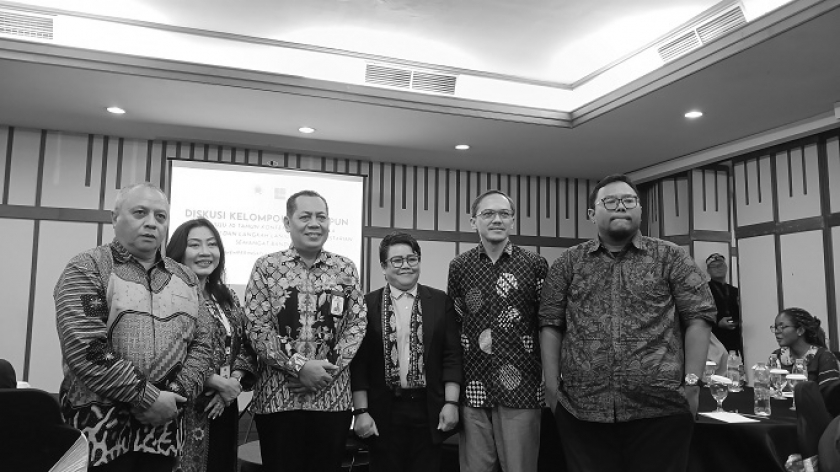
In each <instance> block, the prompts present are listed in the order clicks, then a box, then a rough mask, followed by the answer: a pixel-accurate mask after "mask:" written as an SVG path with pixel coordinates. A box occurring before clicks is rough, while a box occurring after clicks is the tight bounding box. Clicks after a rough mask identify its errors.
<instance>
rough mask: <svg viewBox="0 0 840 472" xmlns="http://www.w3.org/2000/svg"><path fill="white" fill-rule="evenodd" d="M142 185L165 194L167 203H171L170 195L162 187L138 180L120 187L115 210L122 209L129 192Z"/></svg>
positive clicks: (164, 197)
mask: <svg viewBox="0 0 840 472" xmlns="http://www.w3.org/2000/svg"><path fill="white" fill-rule="evenodd" d="M140 187H143V188H149V189H152V190H156V191H157V192H159V193H160V194H161V195H163V199H164V200H165V201H166V204H167V205H169V197H167V196H166V193H165V192H164V191H163V190H161V189H160V187H158V186H157V185H155V184H153V183H151V182H138V183H136V184H131V185H127V186H125V187H123V188H121V189H120V191H119V192H118V193H117V198H116V199H114V211H117V212H118V211H120V207H122V204H123V202H124V201H125V198H126V197H127V196H128V194H129V193H131V191H132V190H134V189H136V188H140Z"/></svg>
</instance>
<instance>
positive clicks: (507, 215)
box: [478, 210, 513, 221]
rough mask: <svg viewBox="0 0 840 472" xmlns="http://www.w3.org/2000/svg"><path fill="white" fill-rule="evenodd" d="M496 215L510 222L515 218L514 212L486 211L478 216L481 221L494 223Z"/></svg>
mask: <svg viewBox="0 0 840 472" xmlns="http://www.w3.org/2000/svg"><path fill="white" fill-rule="evenodd" d="M496 215H499V218H500V219H502V220H509V219H511V218H513V211H512V210H484V211H482V212H481V213H479V214H478V216H480V217H481V219H483V220H486V221H493V219H495V218H496Z"/></svg>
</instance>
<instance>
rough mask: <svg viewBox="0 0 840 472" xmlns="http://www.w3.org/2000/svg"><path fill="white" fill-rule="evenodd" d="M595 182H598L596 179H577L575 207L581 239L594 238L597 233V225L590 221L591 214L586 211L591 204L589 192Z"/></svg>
mask: <svg viewBox="0 0 840 472" xmlns="http://www.w3.org/2000/svg"><path fill="white" fill-rule="evenodd" d="M595 184H597V182H595V181H590V180H583V179H575V185H576V186H577V190H576V192H575V195H576V196H577V200H576V201H575V203H574V206H573V208H574V209H575V213H576V214H577V215H576V221H577V237H578V238H580V239H592V238H594V237H595V234H597V230H596V228H595V225H594V224H592V222H591V221H589V214H588V213H587V211H586V209H587V208H588V205H589V203H588V202H589V193H590V192H591V190H592V188H594V187H595Z"/></svg>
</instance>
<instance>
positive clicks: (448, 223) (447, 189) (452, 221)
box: [435, 169, 458, 231]
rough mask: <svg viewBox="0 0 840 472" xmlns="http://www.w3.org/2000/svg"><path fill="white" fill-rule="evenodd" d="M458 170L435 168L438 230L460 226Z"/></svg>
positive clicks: (452, 229) (449, 229)
mask: <svg viewBox="0 0 840 472" xmlns="http://www.w3.org/2000/svg"><path fill="white" fill-rule="evenodd" d="M457 178H458V172H457V171H454V170H450V169H435V179H436V182H437V196H438V198H437V218H436V219H435V224H436V225H437V226H436V228H435V229H436V230H438V231H456V230H457V228H458V224H457V218H458V216H457V215H458V205H457V201H458V189H457V187H456V185H455V182H456V179H457Z"/></svg>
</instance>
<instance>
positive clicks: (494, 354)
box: [449, 190, 548, 472]
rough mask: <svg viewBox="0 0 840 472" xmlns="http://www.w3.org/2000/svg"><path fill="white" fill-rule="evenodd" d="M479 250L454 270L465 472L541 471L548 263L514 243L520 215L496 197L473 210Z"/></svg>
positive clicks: (489, 195) (487, 195)
mask: <svg viewBox="0 0 840 472" xmlns="http://www.w3.org/2000/svg"><path fill="white" fill-rule="evenodd" d="M471 210H472V218H471V219H470V224H471V225H472V227H473V229H475V230H476V231H477V232H478V235H479V238H480V240H481V242H480V244H479V245H478V247H476V248H475V249H471V250H469V251H467V252H465V253H463V254H461V255H459V256H457V257H456V258H455V259H453V260H452V262H450V264H449V295H450V296H451V297H452V299H453V300H454V301H455V310H456V311H457V313H458V317H459V319H460V321H461V346H462V347H463V350H464V395H463V409H462V415H461V424H462V425H463V431H462V433H461V435H460V438H459V456H460V466H461V467H460V468H461V471H462V472H489V471H495V470H499V467H500V466H501V469H502V470H504V471H516V472H532V471H536V470H537V456H538V452H539V444H540V406H541V404H542V401H543V387H542V379H541V367H540V352H539V347H538V343H537V311H538V309H539V303H540V291H541V289H542V284H543V281H544V280H545V276H546V274H547V272H548V263H547V262H546V261H545V259H544V258H543V257H541V256H539V255H537V254H534V253H532V252H529V251H526V250H524V249H522V248H520V247H518V246H516V245H514V244H512V243H511V242H510V240H509V238H508V236H509V234H510V232H511V230H512V229H513V224H514V221H515V216H516V207H515V205H514V203H513V200H511V198H510V197H508V196H507V195H506V194H504V193H503V192H500V191H498V190H488V191H487V192H484V193H483V194H481V195H479V196H478V198H476V199H475V200H474V201H473V202H472V207H471Z"/></svg>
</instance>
